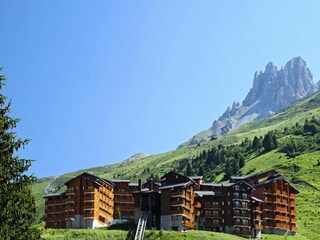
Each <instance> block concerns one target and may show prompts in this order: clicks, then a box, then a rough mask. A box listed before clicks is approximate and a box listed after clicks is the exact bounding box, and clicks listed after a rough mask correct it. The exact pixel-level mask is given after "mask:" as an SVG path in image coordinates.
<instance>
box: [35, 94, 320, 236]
mask: <svg viewBox="0 0 320 240" xmlns="http://www.w3.org/2000/svg"><path fill="white" fill-rule="evenodd" d="M314 99H315V100H314ZM318 101H319V102H320V93H317V94H315V95H314V96H312V97H311V98H308V99H305V100H301V101H299V102H298V103H296V104H295V105H294V106H293V107H291V108H289V109H287V110H285V111H283V112H282V113H280V114H277V115H275V116H274V117H272V118H269V119H263V120H259V121H254V122H251V123H249V124H246V125H244V126H241V127H240V128H238V129H236V130H234V131H232V132H230V133H229V134H228V135H226V136H223V137H220V138H219V139H217V140H215V141H209V142H207V143H204V144H200V145H196V146H188V147H183V148H180V149H176V150H173V151H170V152H166V153H162V154H158V155H153V156H150V157H147V158H144V159H140V160H136V161H130V162H126V163H116V164H112V165H107V166H101V167H96V168H91V169H84V170H80V171H77V172H73V173H68V174H65V175H63V176H60V177H57V178H43V179H39V181H38V182H37V183H36V184H34V185H33V187H32V190H33V193H34V195H35V196H36V206H37V210H38V214H37V222H39V221H41V219H42V217H43V215H44V200H43V198H42V197H43V195H44V190H45V189H46V188H47V186H48V184H51V186H52V187H53V188H55V190H54V191H53V192H55V191H63V190H64V189H65V188H64V182H66V181H67V180H69V179H70V178H72V177H75V176H77V175H79V174H80V173H82V172H85V171H86V172H89V173H92V174H94V175H97V176H100V177H104V178H106V179H130V180H132V181H137V180H138V179H139V178H142V179H145V178H147V177H149V176H150V175H151V174H152V173H153V174H157V175H158V176H159V177H161V176H162V175H163V174H164V173H166V172H168V171H169V170H172V169H175V168H176V167H177V166H178V165H179V163H180V161H181V160H183V159H189V158H192V157H193V156H196V155H198V154H199V153H200V152H202V151H203V150H204V149H210V148H212V147H213V146H216V145H218V144H221V143H222V144H231V143H239V142H241V141H242V140H243V139H244V138H246V137H248V138H249V139H252V138H253V137H254V136H261V135H264V134H265V133H267V132H268V131H270V130H279V131H282V130H283V128H284V127H286V126H287V127H289V126H293V125H294V124H295V123H296V122H300V123H303V122H304V121H305V119H306V117H308V118H311V116H318V117H319V116H320V107H319V104H315V103H317V102H318ZM318 160H320V152H319V151H317V152H313V153H306V154H302V155H300V156H298V157H296V158H294V159H288V158H287V157H286V156H285V154H283V153H280V152H279V151H278V150H274V151H271V152H268V153H266V154H262V155H260V156H251V158H250V159H248V160H247V161H246V165H245V166H244V168H243V169H241V170H240V172H239V174H241V175H246V174H248V173H256V172H259V171H263V170H266V169H270V168H276V169H278V170H279V171H280V172H281V173H282V174H284V175H285V176H286V177H287V179H288V180H289V181H290V182H292V183H293V184H294V185H295V186H296V187H297V188H298V189H299V190H300V194H298V196H297V211H298V223H297V226H298V234H297V236H294V237H287V238H288V239H319V238H320V210H319V209H320V200H319V199H320V190H319V189H320V181H319V180H318V179H319V178H320V166H318V165H317V161H318ZM222 178H223V173H221V174H220V175H218V176H217V178H216V179H215V182H219V181H220V180H221V179H222ZM100 231H103V230H95V232H92V233H94V234H98V233H100ZM79 232H81V230H79ZM79 232H77V231H75V232H72V231H71V230H70V232H69V231H66V232H63V231H62V230H61V232H60V233H61V234H62V235H61V236H66V235H67V236H68V234H69V235H70V234H71V235H72V236H73V235H74V234H78V233H79ZM106 232H108V231H103V232H101V234H107V233H106ZM109 232H110V231H109ZM60 233H59V231H57V232H55V231H52V232H50V231H49V232H46V233H44V235H43V237H44V239H49V238H45V237H46V234H49V235H50V234H51V235H52V234H54V235H56V236H59V234H60ZM82 233H83V234H89V233H86V232H85V231H83V232H82ZM113 233H114V234H115V235H117V234H118V235H117V236H118V237H119V239H121V238H120V237H125V234H126V232H123V231H116V230H115V232H113ZM123 234H124V235H123ZM164 234H170V233H169V232H168V233H167V232H165V233H164ZM188 234H189V235H188V237H190V236H191V235H192V233H191V231H190V232H188ZM196 234H200V233H196ZM51 235H50V236H51ZM72 236H70V238H50V239H73V238H72ZM79 236H80V235H79ZM179 236H184V235H179ZM186 236H187V235H186ZM199 236H200V235H199ZM272 237H273V235H271V236H269V235H265V238H267V239H285V238H279V237H276V236H274V237H275V238H272ZM106 238H107V239H113V238H111V237H110V238H109V237H108V236H107V237H106ZM80 239H81V238H80ZM84 239H86V238H84ZM97 239H99V238H97ZM183 239H192V238H183Z"/></svg>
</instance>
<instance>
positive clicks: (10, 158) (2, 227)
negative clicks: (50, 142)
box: [0, 68, 39, 239]
mask: <svg viewBox="0 0 320 240" xmlns="http://www.w3.org/2000/svg"><path fill="white" fill-rule="evenodd" d="M1 70H2V68H0V71H1ZM4 86H5V77H4V76H3V75H0V239H37V238H39V235H38V233H37V231H36V230H35V229H33V228H31V225H32V222H33V217H34V213H35V202H34V198H33V196H32V194H31V190H30V184H31V183H32V182H34V181H35V178H34V177H33V176H28V175H27V174H26V171H28V169H29V167H30V166H31V163H32V161H31V160H27V159H22V158H20V157H19V156H17V154H16V152H17V151H18V150H19V149H20V148H21V147H22V148H24V147H25V146H26V145H27V144H28V142H29V139H24V140H23V139H20V138H18V139H17V135H16V133H15V132H14V131H13V129H15V128H16V125H17V123H18V122H19V121H20V119H18V118H12V117H10V116H9V115H8V114H9V113H10V106H11V101H9V102H8V103H7V102H6V97H5V96H4V95H2V94H1V90H2V89H3V87H4Z"/></svg>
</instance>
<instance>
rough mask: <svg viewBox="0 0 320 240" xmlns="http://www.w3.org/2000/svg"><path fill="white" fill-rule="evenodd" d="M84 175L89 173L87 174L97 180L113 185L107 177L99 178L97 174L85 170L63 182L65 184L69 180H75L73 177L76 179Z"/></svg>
mask: <svg viewBox="0 0 320 240" xmlns="http://www.w3.org/2000/svg"><path fill="white" fill-rule="evenodd" d="M84 175H89V176H91V177H93V178H95V179H96V180H98V181H102V182H104V183H107V184H109V185H111V186H114V183H113V182H111V181H109V180H107V179H104V178H100V177H98V176H95V175H92V174H90V173H87V172H84V173H82V174H80V175H78V176H76V177H74V178H71V179H70V180H68V181H66V182H65V183H64V184H65V185H67V184H68V183H69V182H71V181H73V180H75V179H77V178H79V177H82V176H84ZM92 182H95V183H97V184H99V183H98V182H97V181H92Z"/></svg>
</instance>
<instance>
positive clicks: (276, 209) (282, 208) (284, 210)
mask: <svg viewBox="0 0 320 240" xmlns="http://www.w3.org/2000/svg"><path fill="white" fill-rule="evenodd" d="M275 211H278V212H289V211H288V208H286V207H279V206H276V208H275Z"/></svg>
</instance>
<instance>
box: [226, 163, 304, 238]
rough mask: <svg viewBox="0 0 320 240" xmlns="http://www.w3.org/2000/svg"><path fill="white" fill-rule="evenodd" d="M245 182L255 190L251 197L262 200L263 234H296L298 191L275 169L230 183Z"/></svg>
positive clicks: (232, 179) (236, 179)
mask: <svg viewBox="0 0 320 240" xmlns="http://www.w3.org/2000/svg"><path fill="white" fill-rule="evenodd" d="M239 180H242V181H246V182H247V183H248V184H250V185H252V186H253V187H254V188H255V191H254V193H253V195H254V196H255V197H257V198H259V199H262V200H263V205H262V209H263V220H264V223H263V232H265V233H274V234H280V235H283V234H291V235H292V234H294V233H295V232H297V226H296V224H297V218H296V214H297V211H296V201H295V199H296V194H297V193H299V191H298V189H296V188H295V187H294V186H292V185H291V184H290V183H289V182H288V180H287V179H286V178H285V177H284V176H283V175H281V174H280V173H279V172H278V171H276V170H275V169H271V170H268V171H263V172H261V173H258V174H254V175H251V176H245V177H232V178H231V181H233V182H234V181H239Z"/></svg>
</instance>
